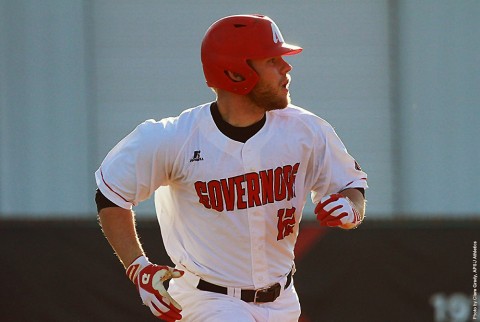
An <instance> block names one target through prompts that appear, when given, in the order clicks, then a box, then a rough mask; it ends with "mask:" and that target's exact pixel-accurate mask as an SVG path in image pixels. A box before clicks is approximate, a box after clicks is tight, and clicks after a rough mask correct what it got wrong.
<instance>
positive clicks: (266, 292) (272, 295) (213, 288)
mask: <svg viewBox="0 0 480 322" xmlns="http://www.w3.org/2000/svg"><path fill="white" fill-rule="evenodd" d="M291 282H292V271H290V273H289V274H288V276H287V283H285V289H286V288H287V287H288V286H289V285H290V283H291ZM197 288H198V289H199V290H202V291H208V292H214V293H220V294H225V295H227V294H228V288H226V287H224V286H220V285H215V284H212V283H209V282H207V281H205V280H202V279H201V280H200V281H199V282H198V285H197ZM281 289H282V286H281V285H280V283H275V284H273V285H272V286H269V287H266V288H260V289H258V290H241V297H240V298H241V299H242V300H243V301H245V302H254V303H267V302H273V301H275V300H276V299H277V297H279V296H280V291H281Z"/></svg>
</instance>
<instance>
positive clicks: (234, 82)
mask: <svg viewBox="0 0 480 322" xmlns="http://www.w3.org/2000/svg"><path fill="white" fill-rule="evenodd" d="M222 60H223V62H222ZM218 62H221V63H220V64H219V63H218ZM207 65H208V68H205V64H204V68H203V71H204V74H205V78H206V79H207V85H208V86H210V87H217V88H220V89H224V90H226V91H229V92H232V93H235V94H239V95H246V94H248V93H249V92H250V91H251V90H252V89H253V87H255V85H256V84H257V82H258V79H259V77H258V74H257V73H256V72H255V70H253V69H252V68H251V67H250V65H248V63H247V62H246V61H245V60H243V61H240V62H238V61H237V62H234V61H232V60H231V59H227V60H224V59H221V58H219V57H216V64H207ZM221 66H225V68H222V67H221ZM228 72H231V73H232V74H236V75H238V76H241V77H239V79H232V77H231V76H230V75H229V73H228ZM209 80H214V82H209Z"/></svg>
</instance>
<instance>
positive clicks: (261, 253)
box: [242, 144, 268, 288]
mask: <svg viewBox="0 0 480 322" xmlns="http://www.w3.org/2000/svg"><path fill="white" fill-rule="evenodd" d="M256 158H257V156H256V155H255V154H254V153H253V152H252V151H251V150H250V149H248V146H247V144H245V146H244V149H243V151H242V159H243V166H244V169H245V171H246V172H252V169H258V162H257V160H256ZM247 191H248V189H247ZM247 216H248V224H249V230H250V249H251V256H252V275H253V276H252V277H253V283H254V285H255V288H261V287H263V286H265V283H266V282H267V281H268V265H267V256H266V255H267V254H266V252H265V241H266V240H265V233H266V229H265V228H266V223H265V216H263V213H262V211H261V210H260V209H258V208H256V207H253V208H249V209H247Z"/></svg>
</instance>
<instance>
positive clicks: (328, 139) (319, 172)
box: [312, 122, 368, 204]
mask: <svg viewBox="0 0 480 322" xmlns="http://www.w3.org/2000/svg"><path fill="white" fill-rule="evenodd" d="M322 133H323V135H321V136H320V139H319V142H318V144H317V146H316V149H315V152H314V154H313V158H314V160H313V162H312V163H313V164H314V167H315V170H314V171H313V173H315V181H314V183H313V188H312V201H313V203H314V204H317V203H318V202H319V201H320V199H321V198H322V197H324V196H326V195H328V194H331V193H337V192H340V191H342V190H345V189H348V188H363V189H367V188H368V185H367V174H366V173H365V172H364V171H363V170H362V169H361V167H360V166H359V164H358V163H357V161H355V159H354V158H353V157H352V156H351V155H350V154H349V153H348V152H347V149H346V148H345V146H344V144H343V142H342V141H341V140H340V138H339V137H338V135H337V134H336V132H335V130H334V129H333V127H332V126H331V125H330V124H328V123H326V122H325V123H324V124H323V126H322Z"/></svg>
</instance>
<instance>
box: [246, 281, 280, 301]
mask: <svg viewBox="0 0 480 322" xmlns="http://www.w3.org/2000/svg"><path fill="white" fill-rule="evenodd" d="M281 288H282V287H281V285H280V283H275V284H273V285H272V286H269V287H264V288H259V289H258V290H255V297H254V298H253V303H255V304H256V303H267V302H268V301H264V302H260V301H258V297H259V293H260V294H261V293H270V292H271V291H273V292H274V295H273V297H274V298H273V299H272V302H273V301H275V300H276V299H277V297H278V296H279V295H280V289H281Z"/></svg>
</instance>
